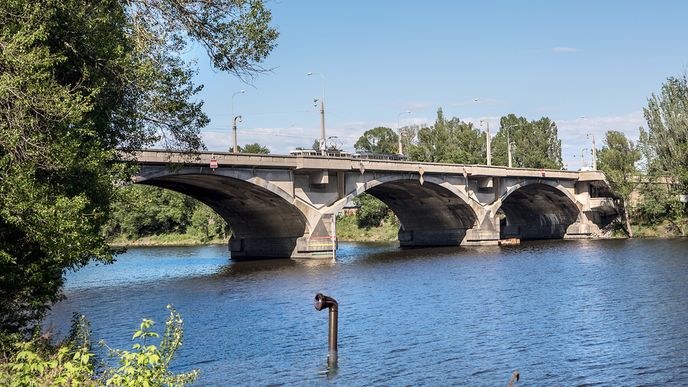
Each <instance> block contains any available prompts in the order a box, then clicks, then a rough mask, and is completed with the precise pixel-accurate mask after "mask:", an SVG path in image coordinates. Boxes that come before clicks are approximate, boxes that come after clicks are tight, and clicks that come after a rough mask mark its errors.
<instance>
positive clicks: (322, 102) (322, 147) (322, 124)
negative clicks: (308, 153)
mask: <svg viewBox="0 0 688 387" xmlns="http://www.w3.org/2000/svg"><path fill="white" fill-rule="evenodd" d="M325 148H326V145H325V96H324V95H323V98H322V99H321V100H320V151H321V152H322V154H323V155H325Z"/></svg>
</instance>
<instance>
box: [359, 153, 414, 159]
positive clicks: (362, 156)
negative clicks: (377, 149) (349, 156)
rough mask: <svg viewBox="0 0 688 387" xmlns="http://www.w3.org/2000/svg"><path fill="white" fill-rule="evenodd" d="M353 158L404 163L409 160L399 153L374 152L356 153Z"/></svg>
mask: <svg viewBox="0 0 688 387" xmlns="http://www.w3.org/2000/svg"><path fill="white" fill-rule="evenodd" d="M353 157H354V158H355V159H365V160H396V161H403V160H407V159H408V158H407V157H406V156H404V155H401V154H397V153H373V152H358V153H354V154H353Z"/></svg>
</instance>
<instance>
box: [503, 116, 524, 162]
mask: <svg viewBox="0 0 688 387" xmlns="http://www.w3.org/2000/svg"><path fill="white" fill-rule="evenodd" d="M518 125H520V124H513V125H509V126H507V127H506V128H504V129H506V157H507V159H508V162H509V168H511V128H513V127H514V126H518Z"/></svg>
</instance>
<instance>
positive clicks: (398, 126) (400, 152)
mask: <svg viewBox="0 0 688 387" xmlns="http://www.w3.org/2000/svg"><path fill="white" fill-rule="evenodd" d="M402 114H411V111H410V110H407V111H405V112H401V113H399V114H397V132H399V149H398V150H399V154H400V155H403V154H404V148H403V145H402V143H401V125H399V118H400V117H401V115H402Z"/></svg>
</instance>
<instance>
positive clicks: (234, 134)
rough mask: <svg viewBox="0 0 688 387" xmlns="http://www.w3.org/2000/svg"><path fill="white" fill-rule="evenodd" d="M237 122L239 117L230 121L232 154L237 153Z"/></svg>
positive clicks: (239, 119)
mask: <svg viewBox="0 0 688 387" xmlns="http://www.w3.org/2000/svg"><path fill="white" fill-rule="evenodd" d="M237 121H239V122H241V116H235V117H234V119H233V120H232V143H233V145H234V146H233V147H232V151H233V152H234V153H239V146H238V145H237Z"/></svg>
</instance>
